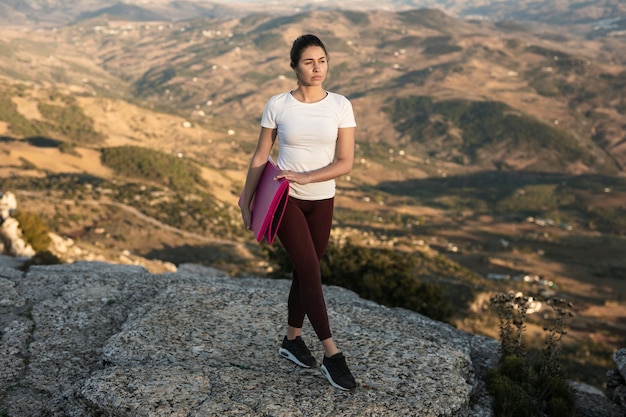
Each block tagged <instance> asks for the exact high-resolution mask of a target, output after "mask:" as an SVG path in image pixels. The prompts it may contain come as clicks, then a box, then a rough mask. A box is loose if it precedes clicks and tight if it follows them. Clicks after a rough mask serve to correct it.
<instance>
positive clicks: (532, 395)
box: [485, 293, 575, 417]
mask: <svg viewBox="0 0 626 417" xmlns="http://www.w3.org/2000/svg"><path fill="white" fill-rule="evenodd" d="M529 303H530V300H529V298H528V297H524V296H521V295H515V294H513V293H508V294H499V295H496V296H494V297H492V298H491V306H492V307H493V308H494V309H495V310H496V311H497V313H498V317H499V319H500V350H501V352H500V353H501V355H500V361H499V364H498V367H497V368H496V369H491V370H489V371H488V372H487V374H486V375H485V381H486V383H487V387H488V389H489V390H490V392H491V393H492V395H493V397H494V404H493V409H494V414H495V415H496V416H497V417H499V416H503V417H504V416H506V417H511V416H514V417H517V416H519V417H543V416H550V417H560V416H571V415H574V414H575V397H574V394H573V392H572V390H571V388H570V386H569V384H568V382H567V379H566V378H565V376H564V375H563V373H562V371H561V367H560V364H559V350H560V342H561V339H562V338H563V336H564V335H565V334H567V322H568V320H569V318H570V317H572V313H571V309H572V308H573V306H572V304H571V303H569V302H567V301H565V300H563V299H560V298H551V299H548V300H546V302H545V303H546V304H547V305H548V306H550V307H551V308H552V314H549V313H545V314H544V317H545V318H546V320H547V324H546V325H545V327H544V330H545V331H546V332H547V333H546V339H545V346H544V348H543V350H542V351H541V352H540V354H538V355H527V352H526V349H525V346H524V339H523V334H524V330H525V329H526V324H525V322H526V312H527V310H528V307H529V305H530V304H529Z"/></svg>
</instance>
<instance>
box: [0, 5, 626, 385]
mask: <svg viewBox="0 0 626 417" xmlns="http://www.w3.org/2000/svg"><path fill="white" fill-rule="evenodd" d="M5 3H6V2H5ZM25 4H26V3H25ZM67 4H69V3H67ZM93 4H95V2H94V3H93ZM159 4H160V3H159ZM606 4H609V3H606ZM85 5H87V3H85ZM101 9H102V8H97V7H96V8H93V9H91V11H92V12H94V11H97V10H101ZM121 10H122V11H121V13H124V11H125V10H130V9H124V8H122V9H121ZM132 10H136V9H132ZM85 11H87V9H85V10H83V11H81V13H82V12H85ZM111 11H112V10H106V12H111ZM113 11H114V12H115V13H113V14H111V13H93V14H92V15H91V16H92V17H89V18H88V19H86V20H81V21H79V22H76V23H73V24H70V25H66V26H58V27H55V28H53V29H37V30H25V29H16V28H5V27H3V29H0V34H1V35H2V36H0V57H2V58H3V59H1V60H0V156H1V157H2V159H1V161H2V162H1V163H0V190H10V191H15V192H16V194H17V195H18V198H19V200H20V209H23V210H25V211H33V212H36V213H37V214H38V215H39V216H41V217H42V218H43V219H44V220H45V221H46V222H47V224H48V225H49V227H50V229H51V230H53V231H55V232H56V233H59V234H61V235H63V236H68V237H71V238H73V239H75V241H76V242H77V244H79V245H82V247H83V248H86V249H89V251H90V252H96V253H100V254H102V255H103V256H106V259H108V260H112V261H120V259H125V260H126V259H128V256H127V255H124V256H121V255H120V254H121V253H124V254H128V253H130V254H132V255H133V256H138V257H144V258H148V259H160V260H164V261H169V262H172V263H174V264H180V263H185V262H194V263H202V264H204V265H210V266H216V267H218V268H220V269H223V270H225V271H228V272H229V273H232V274H249V273H266V272H268V271H271V270H273V269H274V268H275V265H271V264H269V263H268V261H267V259H266V258H265V257H264V253H263V251H262V250H261V249H260V248H259V247H258V245H256V243H255V242H254V241H253V239H251V236H249V234H246V233H245V231H244V230H242V227H241V220H240V215H239V212H238V209H237V207H236V201H237V197H238V194H239V192H240V190H241V186H242V183H243V175H244V172H245V168H246V165H247V163H248V160H249V157H250V154H251V152H252V150H253V149H254V143H255V141H256V136H257V134H258V120H259V117H260V114H261V112H262V109H263V105H264V103H265V101H266V100H267V98H269V96H271V95H273V94H275V93H277V92H281V91H285V90H288V89H290V88H293V86H294V81H293V76H292V74H291V70H290V69H289V66H288V62H287V54H288V49H289V45H290V43H291V41H292V39H294V38H295V37H296V36H297V35H299V34H300V33H302V32H309V31H314V32H316V33H318V34H320V36H321V37H322V38H323V39H324V40H325V41H326V43H327V46H328V48H329V51H330V55H331V61H330V62H331V75H330V78H329V80H328V83H327V85H326V87H327V88H328V89H329V90H332V91H337V92H339V93H342V94H345V95H346V96H348V97H349V98H350V99H351V100H352V102H353V104H354V108H355V112H356V115H357V122H358V124H359V130H358V137H357V142H358V148H357V156H358V158H357V164H356V165H355V168H354V171H353V172H352V173H351V175H350V176H349V177H346V178H341V179H340V180H339V188H340V190H339V191H340V193H339V195H338V197H337V216H336V228H335V229H336V230H335V232H334V235H333V239H335V240H336V241H337V242H341V241H344V240H346V239H349V238H351V239H352V240H354V241H357V242H359V243H361V244H364V245H370V246H383V247H393V248H394V249H397V250H400V251H406V252H409V253H426V254H428V255H429V256H430V255H433V257H432V259H434V260H433V261H432V263H429V264H428V265H427V266H426V267H425V269H426V270H428V271H429V273H428V274H425V275H429V279H430V280H432V281H435V282H438V283H440V284H442V285H444V286H445V285H446V284H450V285H448V286H447V287H446V288H447V290H446V291H447V292H446V294H447V295H449V296H450V297H453V296H458V294H459V293H463V290H464V289H466V288H468V287H472V285H473V287H472V291H471V292H469V293H468V294H470V295H471V297H475V298H472V299H469V298H470V297H469V296H468V297H467V298H466V299H464V300H463V302H459V303H458V311H457V312H456V313H457V315H456V316H455V318H454V324H455V325H456V326H458V327H460V328H463V329H467V330H469V331H475V332H478V333H488V334H489V335H490V336H495V332H496V331H497V330H496V329H495V327H493V322H491V323H487V324H486V320H485V319H484V317H483V312H484V311H485V309H486V308H487V307H486V305H485V300H488V297H489V294H490V293H491V292H493V291H496V290H500V289H502V288H510V289H520V290H523V291H525V292H528V293H532V294H536V295H540V294H542V293H544V292H546V290H549V291H548V292H550V291H557V292H558V294H559V295H562V296H565V297H568V298H572V299H574V300H575V302H576V305H577V314H578V315H579V320H578V322H577V324H576V327H575V328H574V329H572V330H573V331H572V332H571V335H570V336H571V337H572V339H573V340H574V341H576V342H577V343H580V344H581V345H582V346H583V348H582V350H581V349H580V348H578V347H577V348H576V349H572V350H571V356H572V358H573V360H574V361H575V360H577V359H578V360H579V362H583V364H582V365H581V366H583V367H585V366H588V367H590V368H593V369H592V370H591V371H589V373H591V374H592V376H591V377H590V378H591V380H592V382H593V383H595V384H601V383H602V382H601V381H602V379H603V377H602V375H603V373H602V372H603V371H602V369H603V368H602V367H603V366H606V364H607V363H608V353H607V352H610V351H611V350H612V349H614V348H615V347H618V346H619V345H620V344H621V343H622V342H623V340H624V339H623V338H624V336H625V332H626V329H624V327H623V324H622V323H621V317H623V312H624V310H625V309H626V307H625V306H624V300H623V297H624V294H626V281H625V279H626V278H625V277H626V274H625V272H624V271H626V264H625V263H624V262H626V261H625V260H624V259H623V256H622V254H623V253H624V250H625V249H626V243H625V242H624V238H623V236H624V233H625V232H626V208H625V207H624V203H623V202H624V201H626V181H625V180H624V167H625V166H626V165H625V164H626V141H625V140H624V128H623V126H625V125H626V102H625V100H626V97H625V96H624V95H623V94H622V92H623V91H624V83H625V81H626V65H625V63H624V60H623V57H622V56H621V55H620V54H619V46H621V45H622V44H623V36H622V35H619V34H617V35H611V36H608V35H607V36H590V34H591V33H593V32H594V31H593V28H592V26H591V25H584V24H582V23H581V22H580V21H577V22H576V23H577V25H576V26H575V27H574V29H575V30H572V31H571V32H568V31H564V30H562V28H561V27H558V26H557V27H554V26H548V25H542V26H537V24H529V23H524V22H511V21H497V22H493V21H489V20H478V19H473V20H461V19H459V18H455V17H453V16H452V15H450V14H445V13H443V12H441V11H437V10H406V11H400V12H391V11H324V10H315V11H302V12H299V13H296V14H284V15H280V14H272V15H269V14H265V13H257V14H249V15H246V16H242V17H238V16H236V17H232V16H229V17H223V16H222V15H220V16H222V17H220V16H212V17H198V18H194V19H190V20H183V21H144V17H145V16H146V15H143V14H141V15H135V16H139V17H137V18H138V19H139V20H141V21H139V22H133V21H125V20H120V17H119V14H120V10H119V9H114V10H113ZM153 12H154V13H156V14H157V15H158V16H161V15H162V13H161V12H160V11H158V10H157V7H155V8H154V10H153ZM555 13H556V12H555ZM603 13H604V12H601V13H600V14H599V16H603ZM116 14H118V15H116ZM114 15H115V16H114ZM83 17H87V15H83ZM152 18H155V17H154V15H152ZM562 24H565V23H562ZM568 33H572V34H571V35H569V34H568ZM588 35H589V36H588ZM620 36H622V37H620ZM620 42H621V43H620ZM107 156H108V157H107ZM111 156H114V157H111ZM145 161H150V162H154V161H161V162H160V165H157V166H154V165H150V164H143V163H142V162H145ZM139 166H141V167H143V169H134V168H136V167H139ZM159 167H160V168H161V170H159ZM155 171H158V172H155ZM129 231H131V232H129ZM436 255H441V257H437V256H436ZM442 259H446V262H445V264H444V265H443V266H441V265H440V264H437V262H443V261H441V260H442ZM457 266H458V267H459V268H461V267H464V268H467V269H469V270H471V271H472V272H473V273H474V274H476V276H478V277H480V280H478V281H477V282H478V284H476V283H474V284H471V285H469V284H467V283H465V282H463V283H460V284H459V283H458V282H457V277H455V276H454V275H451V274H450V273H449V271H450V270H451V269H453V268H454V267H457ZM488 275H495V276H498V277H523V276H541V277H542V278H543V279H545V281H546V282H552V283H556V285H553V286H551V287H550V288H546V287H545V286H542V285H535V284H525V283H522V282H518V281H514V280H512V279H511V280H509V281H506V282H505V283H494V282H493V281H489V280H487V279H486V278H485V277H487V276H488ZM599 282H600V284H598V283H599ZM490 326H491V327H490ZM538 332H539V331H538ZM580 351H585V352H588V353H589V355H590V357H591V358H593V360H590V359H588V358H583V359H580V358H576V355H578V353H576V352H580ZM599 369H600V370H599ZM587 376H588V375H586V376H585V377H587Z"/></svg>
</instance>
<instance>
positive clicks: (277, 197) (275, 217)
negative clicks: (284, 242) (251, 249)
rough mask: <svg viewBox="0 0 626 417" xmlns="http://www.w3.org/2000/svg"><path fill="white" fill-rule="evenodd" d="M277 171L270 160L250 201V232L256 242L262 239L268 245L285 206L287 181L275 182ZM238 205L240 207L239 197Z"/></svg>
mask: <svg viewBox="0 0 626 417" xmlns="http://www.w3.org/2000/svg"><path fill="white" fill-rule="evenodd" d="M278 171H280V169H279V168H278V167H277V166H276V165H275V164H274V161H272V159H271V158H270V159H269V160H268V161H267V163H266V164H265V168H264V169H263V174H261V179H260V180H259V185H258V186H257V189H256V193H255V194H254V199H253V200H252V231H253V232H254V235H255V236H256V240H257V241H258V242H260V241H261V240H263V238H266V239H267V242H268V243H270V244H271V243H273V242H274V239H275V238H276V233H277V232H278V226H280V221H281V220H282V219H283V214H284V213H285V207H286V206H287V198H288V197H289V181H287V180H286V179H284V178H281V179H278V180H275V179H274V177H275V176H276V174H278ZM239 205H240V206H241V197H240V198H239Z"/></svg>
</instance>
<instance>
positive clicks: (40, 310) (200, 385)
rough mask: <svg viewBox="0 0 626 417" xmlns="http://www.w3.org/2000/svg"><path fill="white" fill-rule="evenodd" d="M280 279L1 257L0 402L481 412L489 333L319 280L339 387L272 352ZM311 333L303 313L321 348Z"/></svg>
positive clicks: (276, 412)
mask: <svg viewBox="0 0 626 417" xmlns="http://www.w3.org/2000/svg"><path fill="white" fill-rule="evenodd" d="M288 287H289V282H288V281H285V280H270V279H258V278H257V279H255V278H233V277H229V276H226V275H225V274H224V273H222V272H220V271H217V270H214V269H210V268H203V267H199V266H194V265H183V266H181V267H179V269H178V270H177V271H176V272H174V273H164V274H160V275H154V274H150V273H148V272H147V271H146V270H145V269H144V268H142V267H137V266H122V265H114V264H106V263H97V262H80V263H75V264H63V265H55V266H45V267H43V266H39V267H31V268H30V269H29V270H28V271H27V272H25V273H23V272H20V271H18V270H15V269H11V268H2V269H0V313H1V314H0V329H2V332H1V334H0V335H1V339H0V414H1V413H5V414H7V415H9V416H30V417H35V416H101V415H106V416H177V415H185V416H228V415H230V416H235V415H236V416H257V415H265V416H330V415H342V416H361V415H391V416H396V415H397V416H403V415H407V416H408V415H411V416H417V415H419V416H490V415H492V413H491V410H490V406H489V398H488V397H487V396H486V395H485V393H484V389H483V386H482V383H481V379H480V377H479V376H480V373H481V372H482V371H483V370H484V369H485V368H486V367H490V366H493V365H494V364H495V361H496V360H497V354H498V344H497V342H496V341H495V340H493V339H489V338H485V337H479V336H475V335H471V334H467V333H464V332H460V331H458V330H456V329H454V328H452V327H450V326H448V325H446V324H443V323H440V322H435V321H433V320H430V319H428V318H425V317H423V316H421V315H419V314H416V313H413V312H409V311H406V310H402V309H390V308H386V307H383V306H380V305H378V304H375V303H373V302H370V301H366V300H363V299H361V298H359V297H358V296H357V295H355V294H354V293H352V292H350V291H347V290H345V289H342V288H338V287H326V288H325V291H326V295H327V302H328V309H329V315H330V320H331V324H332V327H333V330H334V334H335V337H336V340H337V342H338V343H339V346H340V348H341V349H342V350H343V351H344V352H345V353H346V355H347V357H348V361H349V364H350V365H351V368H352V370H353V372H354V374H355V376H356V378H357V380H358V382H359V388H357V389H356V390H355V391H354V392H350V393H343V392H339V391H337V390H335V389H334V388H332V387H331V386H330V385H329V384H328V383H327V381H326V380H325V379H324V377H323V376H322V375H321V373H320V372H319V370H318V369H311V370H306V369H301V368H298V367H297V366H295V365H292V364H291V362H289V361H286V360H284V359H282V358H281V357H279V356H278V354H277V350H278V346H279V343H280V340H281V339H282V336H283V334H284V332H285V313H286V311H285V309H286V304H285V303H286V296H287V292H288ZM307 326H308V325H307ZM313 335H314V333H313V332H312V329H310V328H309V327H306V328H305V338H306V339H305V340H307V342H308V344H309V345H310V346H311V348H312V350H313V353H314V355H316V356H317V357H318V358H320V359H321V356H322V350H321V346H320V344H319V343H316V340H315V339H314V336H313Z"/></svg>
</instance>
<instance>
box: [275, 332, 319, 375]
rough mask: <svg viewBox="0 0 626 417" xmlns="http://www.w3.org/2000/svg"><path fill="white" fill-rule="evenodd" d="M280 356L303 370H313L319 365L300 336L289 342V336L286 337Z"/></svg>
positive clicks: (279, 351)
mask: <svg viewBox="0 0 626 417" xmlns="http://www.w3.org/2000/svg"><path fill="white" fill-rule="evenodd" d="M278 354H279V355H280V356H282V357H285V358H287V359H289V360H290V361H292V362H294V363H295V364H297V365H299V366H301V367H303V368H311V367H312V366H316V365H317V362H316V361H315V358H314V357H313V355H311V351H310V350H309V348H308V347H306V344H305V343H304V340H302V338H301V337H300V336H297V337H296V338H295V339H293V340H288V339H287V336H285V338H284V339H283V344H282V346H281V347H280V349H278Z"/></svg>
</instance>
